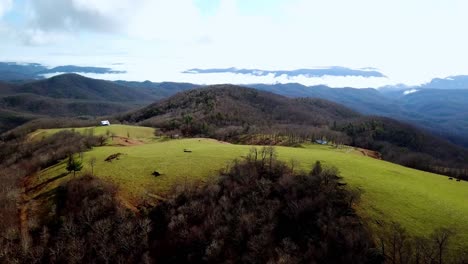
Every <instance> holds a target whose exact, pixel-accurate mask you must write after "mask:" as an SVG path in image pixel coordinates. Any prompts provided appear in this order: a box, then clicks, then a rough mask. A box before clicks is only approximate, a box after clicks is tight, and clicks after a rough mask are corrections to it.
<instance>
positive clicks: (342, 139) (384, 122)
mask: <svg viewBox="0 0 468 264" xmlns="http://www.w3.org/2000/svg"><path fill="white" fill-rule="evenodd" d="M117 119H118V120H120V121H122V122H130V123H138V124H142V125H146V126H152V127H158V128H161V129H162V130H163V131H165V132H170V133H173V134H184V135H188V136H205V137H214V138H218V139H221V140H227V141H230V142H235V143H251V141H246V140H245V139H246V137H245V135H257V134H263V135H265V134H266V135H267V136H266V137H267V138H268V139H269V141H268V142H269V143H268V142H266V141H264V142H258V141H257V143H263V144H271V140H272V139H271V138H273V137H275V138H277V136H278V135H280V136H285V137H289V138H291V137H293V138H295V139H297V140H295V142H296V143H297V142H304V141H310V140H315V139H317V138H323V137H325V138H327V139H329V140H332V141H335V142H338V143H345V144H352V145H354V146H357V147H363V148H367V149H371V150H375V151H379V152H381V154H382V157H383V158H384V159H386V160H389V161H393V162H398V163H400V164H404V165H407V166H411V167H415V168H419V169H424V170H429V171H438V172H441V173H442V172H443V173H447V171H446V169H445V168H459V169H461V168H464V167H465V166H466V162H467V161H468V151H467V150H465V149H463V148H461V147H458V146H456V145H454V144H451V143H449V142H447V141H445V140H443V139H440V138H438V137H435V136H433V135H431V134H430V133H427V132H424V131H422V130H420V129H418V128H415V127H413V126H411V125H408V124H405V123H402V122H398V121H396V120H392V119H389V118H382V117H370V116H364V115H361V114H358V113H357V112H354V111H352V110H350V109H349V108H346V107H343V106H341V105H337V104H336V103H332V102H330V101H326V100H322V99H311V98H305V99H304V98H288V97H284V96H280V95H276V94H273V93H269V92H263V91H258V90H255V89H251V88H244V87H239V86H233V85H218V86H211V87H206V88H202V89H196V90H191V91H187V92H182V93H179V94H177V95H175V96H173V97H170V98H168V99H164V100H162V101H159V102H156V103H154V104H151V105H149V106H147V107H145V108H142V109H140V110H137V111H134V112H131V113H129V114H125V115H121V116H118V117H117ZM247 138H249V137H247ZM434 146H437V148H434ZM436 168H437V170H436ZM441 168H444V170H445V172H444V171H442V170H441ZM439 169H440V171H439ZM457 173H458V171H457Z"/></svg>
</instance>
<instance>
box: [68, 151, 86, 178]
mask: <svg viewBox="0 0 468 264" xmlns="http://www.w3.org/2000/svg"><path fill="white" fill-rule="evenodd" d="M82 168H83V164H82V162H81V161H79V160H76V159H75V158H74V157H73V155H69V156H68V162H67V171H68V172H72V171H73V177H74V176H75V175H76V172H77V171H81V169H82Z"/></svg>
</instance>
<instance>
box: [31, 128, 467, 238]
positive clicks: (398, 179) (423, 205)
mask: <svg viewBox="0 0 468 264" xmlns="http://www.w3.org/2000/svg"><path fill="white" fill-rule="evenodd" d="M119 129H120V130H121V131H123V132H122V133H126V132H125V131H126V130H125V127H122V128H119ZM145 129H146V128H145ZM143 131H146V130H143ZM143 131H142V132H141V133H144V132H143ZM44 132H45V133H50V132H49V131H44ZM132 133H133V132H132ZM148 135H149V133H148ZM151 136H152V133H151ZM251 147H252V146H243V145H232V144H226V143H222V142H218V141H216V140H211V139H181V140H170V141H165V142H157V141H152V142H149V143H147V144H141V145H135V146H127V147H119V146H105V147H98V148H94V149H93V150H92V151H90V152H87V153H85V154H84V158H83V164H84V169H83V172H85V171H90V170H91V167H90V166H89V160H90V159H91V158H93V157H95V158H96V159H97V163H96V165H95V168H94V172H95V174H96V175H97V176H98V177H100V178H102V179H105V180H107V181H110V182H113V183H115V184H116V185H117V186H118V187H119V188H120V193H121V194H122V196H123V197H125V198H126V199H128V200H129V201H130V202H131V203H134V204H135V203H138V202H140V201H142V200H144V199H150V197H153V196H154V195H158V196H164V195H165V194H166V193H167V192H168V191H170V190H171V188H173V186H174V185H182V186H183V185H184V184H185V182H193V181H206V180H208V179H210V178H211V177H214V176H216V175H217V172H218V171H219V170H220V169H221V168H223V167H225V166H227V165H228V164H229V163H230V162H232V160H233V159H235V158H242V156H245V155H246V154H247V153H248V151H249V149H250V148H251ZM184 149H190V150H191V151H192V153H185V152H184ZM276 149H277V152H278V158H279V159H280V160H283V161H286V162H290V161H291V160H296V161H298V162H299V164H300V165H299V167H300V168H301V169H304V170H310V169H311V168H312V166H313V163H315V161H316V160H320V161H322V162H323V163H324V164H326V165H333V166H336V167H338V168H339V170H340V171H341V175H342V176H343V178H344V180H345V181H346V182H347V183H348V184H349V186H350V187H351V188H360V189H361V190H362V191H363V194H362V200H361V202H360V205H359V208H357V209H358V212H359V214H360V215H361V216H362V217H364V218H365V219H367V220H368V221H369V223H371V224H372V223H375V222H376V221H385V222H389V221H396V222H399V223H401V224H402V225H403V226H404V227H406V228H407V229H408V230H409V231H410V232H411V233H412V234H417V235H428V234H429V233H431V232H432V230H434V229H435V228H437V227H442V226H444V227H449V226H450V227H454V228H456V230H457V233H459V234H460V235H459V236H458V239H457V242H458V243H459V244H464V245H466V246H468V182H456V181H450V180H448V179H447V177H443V176H440V175H435V174H431V173H426V172H422V171H418V170H413V169H409V168H406V167H402V166H399V165H396V164H393V163H389V162H385V161H381V160H376V159H372V158H369V157H365V156H362V154H360V152H358V151H355V150H353V149H352V148H344V149H335V148H332V147H330V146H319V145H306V146H304V147H303V148H290V147H277V148H276ZM114 153H122V154H123V155H122V156H121V157H120V159H119V160H115V161H113V162H105V161H104V159H105V158H106V157H108V156H109V155H111V154H114ZM153 171H158V172H160V173H162V174H163V175H162V176H159V177H154V176H152V175H151V173H152V172H153ZM70 177H72V176H71V174H68V175H67V174H66V170H65V161H64V162H62V163H60V164H58V165H56V166H53V167H50V168H48V169H46V170H44V171H42V172H41V173H40V174H39V175H38V176H37V177H36V179H35V181H34V183H33V184H34V185H39V184H41V183H44V182H46V181H47V180H50V179H56V180H54V181H51V182H50V183H48V184H45V185H44V189H43V191H45V190H50V189H51V188H54V187H56V186H58V185H59V184H60V183H62V182H64V181H66V180H68V179H69V178H70Z"/></svg>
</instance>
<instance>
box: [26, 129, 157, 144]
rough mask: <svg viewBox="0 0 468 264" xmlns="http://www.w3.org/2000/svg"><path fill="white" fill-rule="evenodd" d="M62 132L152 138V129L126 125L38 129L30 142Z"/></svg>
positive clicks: (146, 139) (32, 134)
mask: <svg viewBox="0 0 468 264" xmlns="http://www.w3.org/2000/svg"><path fill="white" fill-rule="evenodd" d="M62 130H70V131H75V132H78V133H82V134H88V135H89V134H93V135H95V136H101V135H109V136H110V135H112V134H113V135H114V136H117V137H126V138H127V137H128V138H131V139H138V140H145V141H148V140H151V139H153V138H154V128H150V127H141V126H127V125H111V126H96V127H80V128H54V129H38V130H37V131H35V132H33V133H31V135H30V136H29V139H30V140H40V139H43V138H45V137H48V136H51V135H53V134H55V133H57V132H59V131H62Z"/></svg>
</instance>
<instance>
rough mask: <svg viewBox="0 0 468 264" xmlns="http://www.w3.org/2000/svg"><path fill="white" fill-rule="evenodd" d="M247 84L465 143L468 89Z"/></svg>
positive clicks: (466, 141)
mask: <svg viewBox="0 0 468 264" xmlns="http://www.w3.org/2000/svg"><path fill="white" fill-rule="evenodd" d="M449 81H450V80H449ZM249 87H252V88H256V89H260V90H264V91H271V92H274V93H278V94H282V95H285V96H289V97H313V98H322V99H327V100H330V101H333V102H336V103H339V104H343V105H345V106H347V107H349V108H351V109H354V110H356V111H358V112H360V113H363V114H370V115H379V116H387V117H391V118H396V119H398V120H402V121H405V122H409V123H412V124H414V125H416V126H419V127H422V128H424V129H426V130H428V131H431V132H432V133H434V134H436V135H439V136H442V137H444V138H447V139H449V140H450V141H452V142H453V143H456V144H458V145H463V146H468V133H467V132H468V103H467V102H468V89H458V90H448V89H444V90H442V89H429V88H426V87H422V86H421V87H412V88H405V89H401V87H400V88H398V89H388V88H387V89H384V90H377V89H354V88H329V87H326V86H311V87H307V86H304V85H301V84H276V85H264V84H257V85H249ZM400 89H401V90H400Z"/></svg>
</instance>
